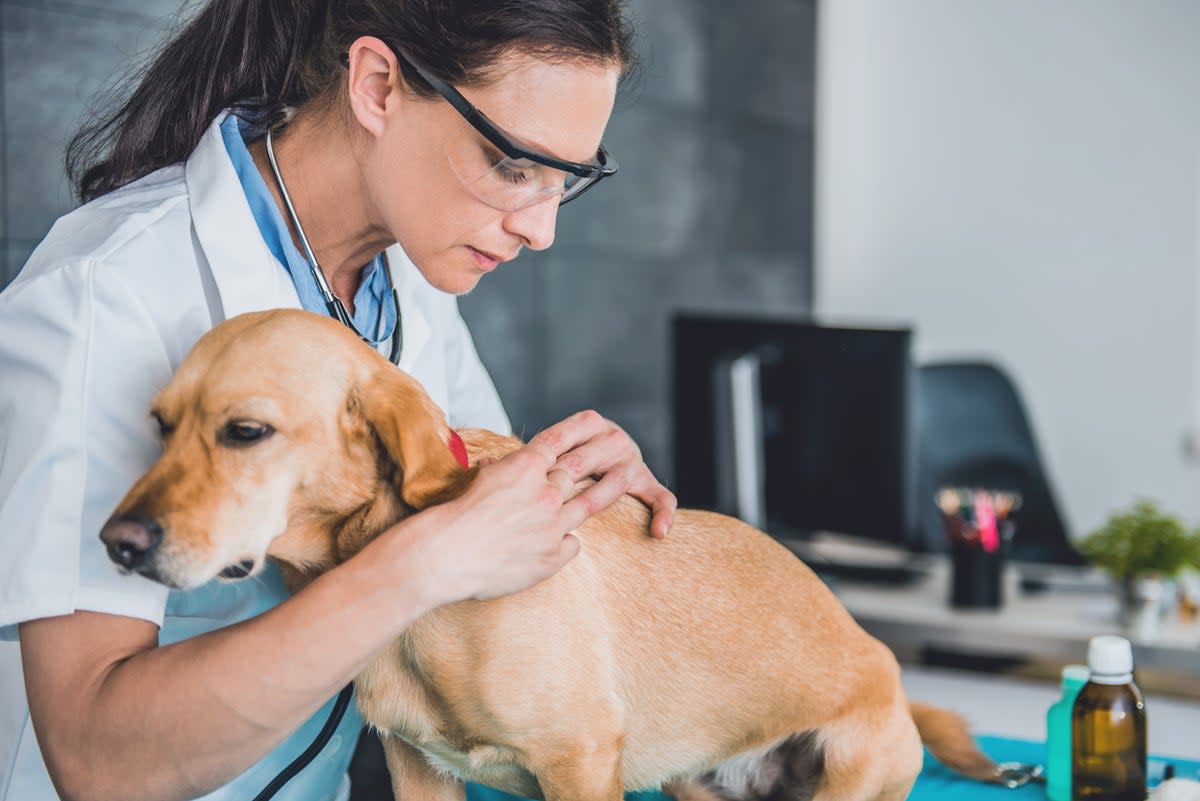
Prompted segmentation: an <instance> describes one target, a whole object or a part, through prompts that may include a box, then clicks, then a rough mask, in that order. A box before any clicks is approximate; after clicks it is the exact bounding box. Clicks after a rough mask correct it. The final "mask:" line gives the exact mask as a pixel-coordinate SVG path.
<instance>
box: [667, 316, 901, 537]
mask: <svg viewBox="0 0 1200 801" xmlns="http://www.w3.org/2000/svg"><path fill="white" fill-rule="evenodd" d="M672 333H673V348H674V362H673V364H674V382H673V390H674V417H675V443H674V452H675V478H676V488H675V489H676V493H677V494H678V496H679V500H680V503H681V504H682V505H684V506H692V507H700V508H708V509H715V510H717V511H721V512H725V513H727V514H734V515H736V516H739V517H742V518H743V519H745V520H747V522H750V523H752V524H754V525H757V526H759V527H760V528H764V529H765V530H767V531H768V533H770V534H772V535H774V536H776V537H781V538H795V537H803V536H805V535H808V534H811V533H816V532H832V533H836V534H846V535H853V536H857V537H864V538H869V539H872V540H882V541H885V542H888V543H893V544H897V545H902V546H905V547H908V546H910V545H912V544H913V543H914V542H915V539H914V535H915V533H916V527H917V523H916V515H915V502H914V501H915V498H914V488H913V484H914V479H913V476H914V459H915V453H914V442H913V425H912V408H913V404H912V400H911V393H912V384H913V380H912V375H913V372H912V359H911V340H912V332H911V330H909V329H905V328H849V327H837V326H829V325H820V324H817V323H814V322H812V321H808V320H795V319H771V318H766V319H758V318H731V317H721V316H713V315H703V314H679V315H677V316H676V318H675V319H674V321H673V331H672Z"/></svg>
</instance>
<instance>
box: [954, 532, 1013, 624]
mask: <svg viewBox="0 0 1200 801" xmlns="http://www.w3.org/2000/svg"><path fill="white" fill-rule="evenodd" d="M1003 574H1004V552H1003V551H1002V550H995V551H985V550H984V549H982V548H980V547H979V546H978V545H972V544H968V543H955V544H952V545H951V546H950V605H951V606H953V607H955V608H958V609H999V608H1000V606H1001V604H1002V603H1003V602H1004V593H1003V581H1002V577H1003Z"/></svg>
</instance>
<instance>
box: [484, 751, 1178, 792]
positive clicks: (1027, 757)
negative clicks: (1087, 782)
mask: <svg viewBox="0 0 1200 801" xmlns="http://www.w3.org/2000/svg"><path fill="white" fill-rule="evenodd" d="M977 739H978V741H979V746H980V747H981V748H982V749H983V750H984V751H985V752H986V753H987V754H988V755H989V756H991V757H992V759H994V760H996V761H997V762H1032V763H1036V764H1039V765H1044V764H1045V762H1046V744H1045V743H1042V742H1034V741H1032V740H1012V739H1009V738H1007V737H978V738H977ZM1167 761H1169V762H1170V763H1171V764H1172V765H1174V766H1175V775H1176V776H1178V777H1179V778H1184V779H1200V761H1196V760H1188V759H1171V760H1164V759H1161V758H1158V757H1151V758H1150V765H1149V773H1150V785H1151V786H1154V785H1155V784H1157V783H1158V778H1159V777H1160V776H1162V771H1163V768H1164V767H1165V764H1166V762H1167ZM625 799H626V801H670V799H668V797H667V796H665V795H663V794H662V793H658V792H653V791H650V792H639V793H626V795H625ZM977 800H978V801H1046V788H1045V785H1041V784H1032V783H1031V784H1027V785H1025V786H1024V787H1019V788H1017V789H1015V790H1009V789H1008V788H1005V787H999V786H996V785H991V784H982V783H980V782H976V781H971V780H970V779H964V778H962V777H961V776H958V775H957V774H955V773H952V772H950V771H949V770H947V769H946V768H944V767H942V766H941V765H940V764H938V762H937V760H935V759H934V758H933V757H931V756H929V754H928V753H926V754H925V764H924V765H923V766H922V768H921V775H920V776H919V777H917V783H916V784H915V785H913V789H912V792H911V793H909V796H908V801H977ZM467 801H524V799H521V798H519V797H518V796H515V795H509V794H508V793H502V792H500V791H499V790H493V789H491V788H490V787H482V786H480V785H478V784H468V785H467Z"/></svg>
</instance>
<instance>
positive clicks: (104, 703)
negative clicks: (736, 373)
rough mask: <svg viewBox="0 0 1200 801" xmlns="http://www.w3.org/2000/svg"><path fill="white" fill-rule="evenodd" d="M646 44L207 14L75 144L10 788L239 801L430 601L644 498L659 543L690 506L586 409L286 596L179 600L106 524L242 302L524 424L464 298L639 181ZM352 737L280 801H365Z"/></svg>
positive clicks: (52, 308)
mask: <svg viewBox="0 0 1200 801" xmlns="http://www.w3.org/2000/svg"><path fill="white" fill-rule="evenodd" d="M631 60H632V55H631V49H630V31H629V29H628V25H627V23H626V22H625V21H624V20H623V19H622V17H621V13H620V9H619V8H618V5H617V2H616V0H506V1H504V2H500V1H499V0H495V1H492V2H483V1H482V0H475V1H474V2H471V1H469V0H339V1H338V2H333V3H326V2H310V3H295V2H293V0H211V2H210V3H208V5H206V6H205V7H204V8H202V9H201V10H200V11H199V12H198V13H197V14H196V15H195V16H194V17H193V18H192V20H191V21H190V23H189V24H188V25H187V26H186V28H184V29H183V30H182V31H181V32H180V33H178V34H177V35H176V36H175V37H174V38H173V39H172V40H171V41H169V42H168V43H167V44H166V45H165V47H164V48H163V49H162V50H161V52H160V53H159V54H158V55H157V56H156V57H155V59H154V60H153V62H152V64H151V66H149V67H148V69H146V70H145V71H144V72H143V73H141V76H140V78H141V79H140V82H139V83H138V84H137V85H136V87H134V88H133V89H132V91H131V92H129V93H128V94H126V95H125V96H124V97H123V98H122V100H123V105H121V106H120V108H119V109H117V110H116V111H115V112H111V113H110V115H109V116H107V117H105V118H103V119H99V120H97V121H94V122H92V123H91V124H89V125H88V126H87V127H86V128H85V129H84V130H83V131H82V132H81V133H80V135H79V136H78V137H77V138H76V139H75V140H74V141H73V144H72V147H71V149H70V151H69V159H70V168H71V170H72V177H73V179H74V180H75V183H76V187H77V190H78V192H79V196H80V198H81V200H82V201H84V202H85V204H84V205H83V206H82V207H81V208H79V209H77V210H76V211H74V212H72V213H70V214H68V215H66V216H64V217H62V218H61V219H59V220H58V221H57V223H56V224H55V225H54V227H53V228H52V229H51V231H50V233H49V234H48V235H47V237H46V239H45V240H44V241H43V242H42V243H41V244H40V245H39V247H38V248H37V250H35V251H34V253H33V255H32V256H31V257H30V259H29V262H28V263H27V264H26V265H25V267H24V269H23V270H22V272H21V273H20V275H19V276H18V277H17V278H16V280H15V281H14V282H13V283H12V285H11V286H10V287H8V288H7V289H6V290H5V291H4V292H3V294H0V376H2V377H3V378H2V380H0V544H2V546H3V551H4V554H5V555H4V558H3V559H2V560H0V625H2V626H3V628H2V629H0V632H2V635H3V637H4V638H6V639H7V640H10V641H11V640H17V639H19V650H18V648H17V646H16V645H14V644H12V643H11V642H5V643H2V644H0V694H2V700H0V798H3V799H6V800H7V801H46V800H47V799H54V798H60V797H61V798H63V799H87V801H107V800H108V799H119V800H120V801H135V800H136V799H184V798H195V797H200V796H202V797H204V798H206V799H237V800H238V801H246V800H247V799H250V798H253V797H254V795H255V794H256V793H258V792H259V790H261V789H262V787H263V786H264V785H266V784H267V783H268V781H270V779H271V778H272V777H274V776H275V775H276V774H278V773H279V772H280V771H281V770H282V769H283V767H284V766H285V765H287V764H288V763H289V762H290V761H291V760H292V759H293V757H295V756H296V755H297V754H298V753H299V752H300V751H302V750H303V749H304V747H305V746H306V745H307V744H308V743H309V742H310V741H312V740H313V737H314V734H315V733H316V731H317V730H318V729H320V727H321V726H322V724H323V723H324V721H325V720H326V719H327V717H328V716H329V712H330V707H331V705H332V700H331V699H332V698H333V697H334V696H335V695H336V694H337V692H338V690H339V689H340V688H341V687H343V686H344V685H345V684H347V682H349V681H350V680H351V679H352V678H353V677H354V676H355V674H356V673H357V672H358V671H359V670H360V669H361V668H362V667H363V666H364V665H366V664H367V662H368V661H369V660H370V659H371V658H372V657H373V655H375V654H376V653H377V652H378V650H379V649H381V648H382V647H384V646H385V645H386V644H387V643H389V642H391V641H392V640H393V639H394V638H395V637H396V636H397V634H398V633H399V632H401V631H402V630H403V629H404V628H405V627H406V625H407V624H408V623H409V622H410V621H412V620H413V619H415V618H416V617H418V616H420V615H421V614H423V613H424V612H426V611H428V610H430V609H432V608H434V607H436V606H438V605H441V604H445V603H448V602H452V601H456V600H460V599H465V598H488V597H494V596H497V595H503V594H506V593H511V592H514V591H517V590H520V589H523V588H525V587H527V586H529V585H531V584H533V583H536V582H538V581H541V580H543V579H545V578H546V577H548V576H550V575H551V574H553V573H554V572H555V571H556V570H558V569H559V568H560V567H561V566H562V565H563V564H565V563H566V562H567V561H569V560H570V559H571V558H572V557H573V556H574V555H575V553H576V552H577V551H578V549H579V547H580V543H579V541H578V539H577V538H576V537H574V536H573V535H572V534H570V533H569V532H570V530H571V529H573V528H575V527H576V526H578V525H579V524H580V523H581V522H582V521H583V520H585V519H586V518H587V517H588V516H589V515H590V514H594V513H595V512H596V511H598V510H600V509H602V508H604V507H605V506H607V505H608V504H609V503H611V502H612V501H613V500H615V499H616V498H617V497H618V496H619V495H620V494H621V493H623V492H629V493H630V494H632V495H634V496H636V497H637V498H640V499H641V500H642V501H644V502H645V503H647V504H648V505H650V507H651V508H652V510H653V522H652V526H651V528H652V533H653V534H654V535H656V536H662V535H664V534H666V532H667V530H668V528H669V527H670V524H671V520H672V515H673V511H674V508H675V499H674V497H673V496H672V495H671V494H670V492H668V491H667V490H666V489H665V488H664V487H662V486H661V485H660V484H659V482H658V481H657V480H655V478H654V477H653V476H652V475H651V473H650V472H649V470H648V469H647V468H646V466H645V464H644V463H643V461H642V458H641V455H640V452H639V450H638V448H637V447H636V445H635V444H634V443H633V442H632V441H631V440H630V438H629V436H628V435H627V434H625V433H624V432H623V431H622V430H621V429H620V428H619V427H617V426H616V425H615V424H613V423H612V422H610V421H608V420H605V419H604V418H602V417H601V416H599V415H597V414H595V413H591V412H585V413H581V414H578V415H575V416H573V417H571V418H569V419H567V420H564V421H563V422H561V423H558V424H557V425H554V426H552V427H550V428H548V429H546V430H545V431H543V432H541V433H540V434H538V435H537V436H536V437H534V438H533V440H532V441H531V443H530V445H529V446H527V447H526V448H525V449H524V450H523V451H521V452H519V453H518V454H517V455H515V456H514V457H510V458H508V459H505V460H503V461H500V462H497V463H495V464H491V465H488V466H485V467H484V468H483V469H482V471H481V473H480V476H479V479H478V481H477V482H476V483H475V484H474V485H473V487H472V489H471V490H469V491H468V492H467V493H466V495H464V496H463V497H462V498H460V499H458V500H456V501H454V502H452V503H450V504H447V505H445V506H442V507H436V508H434V509H431V510H429V511H426V512H423V513H421V514H418V515H416V516H413V517H411V518H409V519H407V520H405V521H404V522H402V523H400V524H398V525H397V526H395V527H394V528H393V529H392V530H391V531H390V532H388V534H386V535H384V536H383V537H381V538H380V539H379V540H377V541H375V542H373V543H372V544H371V545H370V546H368V547H367V548H366V549H365V550H364V551H363V552H362V553H361V554H359V555H358V556H356V557H354V558H352V559H350V560H349V561H348V562H346V563H345V564H343V565H341V566H339V567H337V568H334V569H333V570H331V571H330V572H329V573H327V574H325V575H324V576H322V577H321V578H320V579H318V580H317V581H316V582H314V583H313V584H312V585H311V586H309V587H307V588H305V589H304V590H303V591H301V592H299V593H298V594H296V595H295V596H293V597H288V594H287V593H286V591H285V590H284V588H283V585H282V582H281V579H280V576H279V573H278V570H277V569H276V568H274V567H272V566H269V565H268V566H266V567H265V568H263V569H262V570H261V572H258V573H257V574H256V575H254V576H253V577H252V578H250V579H248V580H242V581H233V582H229V583H225V582H214V583H212V584H209V585H206V586H204V587H201V588H200V589H198V590H194V591H188V592H175V591H171V592H168V591H167V589H166V588H165V587H164V586H162V585H159V584H157V583H154V582H152V581H149V580H147V579H145V578H142V577H140V576H137V575H121V574H120V573H119V572H118V571H117V570H116V569H115V567H114V565H113V564H112V562H111V561H110V558H109V555H108V554H107V553H106V552H105V549H104V547H103V545H102V543H101V542H100V540H99V539H98V536H97V535H98V532H99V531H100V528H101V526H102V524H103V523H104V521H105V519H106V518H107V517H108V515H109V514H110V512H111V511H112V509H113V507H114V506H115V504H116V503H117V501H118V500H119V499H120V498H121V497H122V495H123V494H124V493H125V491H126V490H127V489H128V488H129V486H130V485H131V484H132V482H133V481H134V480H135V479H136V478H137V477H138V476H139V475H140V474H142V473H143V472H144V471H145V470H147V469H148V468H149V467H150V465H151V464H152V463H153V462H154V461H155V459H156V458H157V455H158V453H159V449H160V446H159V436H160V432H159V431H158V428H157V425H156V424H155V422H154V421H153V420H152V419H151V418H150V417H149V416H148V413H147V412H148V408H149V403H150V400H151V398H152V397H153V396H154V394H155V392H156V391H157V390H158V389H159V388H160V387H162V386H163V385H164V384H165V383H166V382H167V380H168V378H169V377H170V375H171V374H172V371H173V370H174V369H175V367H176V366H178V364H179V363H180V361H181V360H182V359H183V357H184V355H185V354H186V353H187V352H188V350H189V348H190V347H191V345H192V344H193V343H194V342H195V341H196V340H197V339H198V338H199V337H200V336H201V335H202V334H204V333H205V332H206V331H207V330H208V329H210V328H211V327H212V326H213V325H215V324H216V323H218V322H220V321H221V320H224V319H226V318H229V317H232V316H234V315H237V314H240V313H243V312H248V311H253V310H261V309H269V308H277V307H302V308H305V309H308V310H311V311H314V312H316V313H318V314H330V315H332V316H334V317H337V318H338V319H341V320H342V321H343V322H345V324H347V325H349V326H352V327H353V328H354V329H356V330H357V331H358V332H359V334H360V335H361V336H362V337H363V338H364V339H366V340H368V341H369V342H371V343H372V344H374V345H375V346H376V347H377V348H378V349H379V350H380V351H381V352H382V353H383V354H384V355H385V356H388V357H389V358H391V359H392V360H393V361H394V362H396V363H397V364H398V365H399V367H400V368H401V369H404V370H406V371H408V372H409V373H411V374H412V375H413V376H415V377H416V378H417V379H418V380H419V381H420V382H421V383H422V384H423V385H424V386H425V388H426V389H427V390H428V391H429V393H430V394H431V396H432V397H433V398H434V399H435V400H436V401H437V402H438V403H439V404H440V405H441V406H442V407H443V409H445V411H446V412H447V414H448V416H449V419H450V421H451V424H452V425H454V426H468V425H469V426H482V427H486V428H491V429H494V430H497V431H501V432H507V431H508V430H509V428H510V426H509V422H508V419H507V418H506V416H505V413H504V410H503V408H502V407H501V404H500V400H499V398H498V397H497V394H496V391H495V389H494V387H493V384H492V381H491V380H490V379H489V377H488V375H487V373H486V371H485V370H484V368H483V366H482V365H481V363H480V360H479V357H478V356H477V354H476V351H475V347H474V345H473V343H472V340H471V337H470V334H469V333H468V331H467V328H466V326H465V324H464V322H463V319H462V317H461V316H460V315H459V312H458V308H457V305H456V301H455V296H456V295H459V294H462V293H465V292H468V291H470V290H471V289H472V288H473V287H474V286H475V285H476V283H477V282H478V281H479V280H480V279H481V278H482V277H483V276H484V275H485V274H487V273H489V272H491V271H493V270H495V269H519V268H514V267H509V266H502V265H503V263H505V262H508V261H511V260H512V259H513V258H515V257H516V256H517V254H518V253H519V252H520V251H521V250H522V249H523V248H531V249H534V250H541V249H543V248H547V247H549V246H550V244H551V243H552V241H553V240H554V229H555V221H556V218H557V215H558V212H559V206H560V205H562V204H565V203H566V202H568V201H570V200H574V199H576V198H578V197H580V195H582V194H583V193H584V192H585V191H586V190H589V189H591V188H593V187H595V185H596V184H597V183H599V182H600V181H601V179H603V178H605V177H607V176H609V175H612V174H613V173H614V172H615V171H616V161H615V159H614V157H613V156H611V155H609V154H608V153H607V151H606V150H605V149H604V147H603V145H602V144H601V139H602V134H603V132H604V128H605V126H606V124H607V121H608V118H609V115H610V113H611V111H612V107H613V102H614V96H615V93H616V89H617V84H618V79H619V78H620V77H621V75H622V73H623V72H624V71H625V70H626V69H627V67H628V66H629V65H630V63H631ZM47 102H53V101H52V99H48V101H47ZM295 348H296V350H297V352H298V353H300V354H304V353H305V343H304V342H296V343H295ZM249 367H251V368H252V369H257V370H263V371H269V370H270V369H271V365H270V364H259V365H251V366H249ZM588 475H594V476H598V477H600V481H599V482H598V483H597V484H595V485H594V486H593V488H592V489H591V490H589V491H588V493H586V495H585V496H581V497H580V498H578V499H575V500H569V499H568V496H569V494H570V489H571V484H572V482H573V480H575V479H578V478H580V477H584V476H588ZM547 486H549V487H552V488H553V490H554V491H549V492H548V491H547ZM244 572H245V568H244V566H243V567H241V568H239V566H237V565H232V566H229V567H228V568H227V570H226V575H228V576H230V577H237V576H239V573H244ZM360 726H361V719H360V718H359V717H358V715H357V714H356V713H355V712H354V710H353V706H351V709H350V712H349V713H347V714H346V716H345V718H344V719H343V720H342V722H341V724H340V726H339V727H338V730H337V732H336V733H335V735H334V736H333V737H332V739H331V740H330V741H329V743H328V745H327V746H326V747H325V749H324V750H323V751H322V752H321V754H320V755H319V757H318V758H317V759H315V760H314V761H313V762H312V763H311V764H310V765H309V766H308V767H307V768H306V769H305V770H304V771H302V772H301V774H300V775H299V776H297V777H296V778H295V779H293V780H292V781H291V782H290V783H289V784H288V785H287V786H286V787H284V789H283V790H282V791H281V792H280V793H279V795H277V796H276V798H278V799H304V800H305V801H325V800H327V799H328V800H330V801H332V800H333V799H345V798H347V796H348V780H347V778H346V768H347V764H348V762H349V760H350V756H351V753H352V752H353V750H354V746H355V741H356V738H357V736H358V732H359V728H360ZM35 732H36V739H35Z"/></svg>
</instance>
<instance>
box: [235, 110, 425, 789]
mask: <svg viewBox="0 0 1200 801" xmlns="http://www.w3.org/2000/svg"><path fill="white" fill-rule="evenodd" d="M267 160H268V161H270V162H271V172H273V173H275V183H276V184H277V185H278V186H279V194H281V195H283V205H284V206H285V207H286V208H287V212H288V216H289V217H291V219H292V225H294V226H295V227H296V234H297V236H299V237H300V244H301V245H303V246H304V255H305V256H307V257H308V268H309V269H310V270H312V274H313V278H314V279H316V282H317V286H318V287H319V288H320V290H321V295H322V296H323V297H324V298H325V308H326V309H327V310H328V311H329V316H330V317H332V318H333V319H335V320H338V321H339V322H341V323H343V324H344V325H346V326H347V327H349V328H350V330H351V331H353V332H354V333H356V334H358V336H359V337H361V338H362V340H363V341H364V342H366V343H367V344H368V345H370V346H371V347H375V346H376V345H377V344H379V343H380V342H382V341H383V340H381V339H380V340H372V339H370V338H369V337H365V336H363V334H362V332H361V331H359V330H358V329H357V328H356V327H355V326H354V321H353V320H351V319H350V315H349V314H347V312H346V307H345V306H343V305H342V301H341V300H339V299H338V297H337V296H336V295H334V294H333V292H331V291H330V290H329V283H328V282H327V281H326V280H325V275H324V273H322V272H321V268H320V267H319V266H318V265H317V257H316V255H315V254H314V253H313V250H312V247H311V246H310V245H309V244H308V237H307V236H305V235H304V227H303V226H302V225H300V217H299V216H298V215H297V214H296V209H295V207H294V206H292V199H291V197H289V196H288V191H287V187H286V186H285V185H284V183H283V176H282V175H280V174H279V165H278V164H277V163H276V162H275V148H274V147H273V146H272V144H271V132H270V131H267ZM383 269H384V274H385V275H386V276H387V280H388V286H389V287H391V289H392V308H393V309H395V312H396V328H395V329H394V330H393V331H392V349H391V354H390V355H389V356H388V358H389V359H390V360H391V362H392V364H395V365H399V364H400V349H401V347H402V345H403V337H402V335H401V333H400V295H399V293H397V292H396V284H395V282H393V281H392V269H391V266H390V265H389V264H388V258H387V254H386V253H385V254H383ZM353 692H354V683H353V682H351V683H350V684H347V685H346V686H345V687H343V688H342V690H341V692H339V693H338V696H337V701H336V702H335V703H334V705H333V709H332V710H331V711H330V713H329V718H328V719H327V720H326V721H325V725H324V726H322V727H321V731H320V732H318V734H317V736H316V737H315V738H314V739H313V741H312V743H310V744H309V746H308V748H305V749H304V752H303V753H301V754H300V756H298V757H296V758H295V759H293V760H292V761H291V763H289V764H288V766H287V767H286V768H284V769H283V770H281V771H280V772H279V775H277V776H276V777H275V778H274V779H272V780H271V781H270V782H269V783H268V784H267V786H266V787H264V788H263V789H262V791H261V792H259V794H258V795H256V796H254V800H253V801H267V799H269V798H271V797H273V796H274V795H275V794H276V793H277V792H279V790H280V788H282V787H283V785H285V784H287V783H288V782H289V781H290V780H291V779H292V777H293V776H295V775H296V774H297V773H299V772H300V771H301V770H303V769H304V767H305V766H306V765H308V763H310V762H312V761H313V759H315V758H316V756H317V754H319V753H321V750H322V749H323V748H324V747H325V745H326V743H328V742H329V739H330V738H331V737H332V736H333V733H334V732H335V731H336V730H337V727H338V726H339V725H340V724H341V722H342V717H343V716H344V715H345V714H346V707H348V706H349V705H350V696H351V694H352V693H353Z"/></svg>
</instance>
